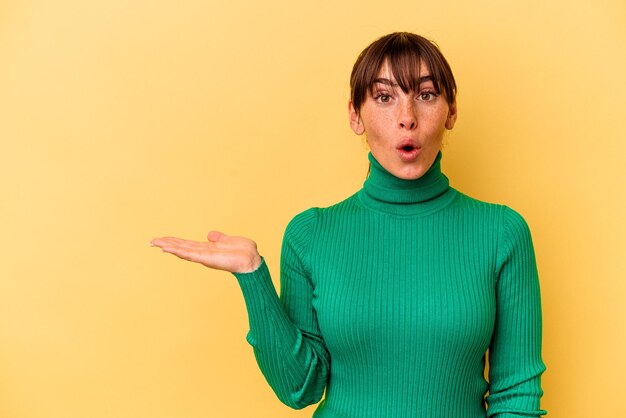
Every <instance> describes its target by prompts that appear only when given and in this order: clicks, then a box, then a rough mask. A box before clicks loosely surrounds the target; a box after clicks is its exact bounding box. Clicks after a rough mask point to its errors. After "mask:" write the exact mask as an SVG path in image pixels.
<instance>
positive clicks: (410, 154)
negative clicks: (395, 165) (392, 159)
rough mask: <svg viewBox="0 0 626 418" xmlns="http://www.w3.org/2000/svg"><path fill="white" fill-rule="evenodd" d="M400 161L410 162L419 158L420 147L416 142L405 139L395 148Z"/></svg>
mask: <svg viewBox="0 0 626 418" xmlns="http://www.w3.org/2000/svg"><path fill="white" fill-rule="evenodd" d="M396 150H397V151H398V155H399V156H400V159H401V160H402V161H404V162H407V163H409V162H412V161H415V160H416V159H417V157H419V155H420V152H421V150H422V147H420V146H419V145H418V144H417V142H416V141H414V140H412V139H405V140H403V141H402V142H400V143H399V144H398V146H397V147H396Z"/></svg>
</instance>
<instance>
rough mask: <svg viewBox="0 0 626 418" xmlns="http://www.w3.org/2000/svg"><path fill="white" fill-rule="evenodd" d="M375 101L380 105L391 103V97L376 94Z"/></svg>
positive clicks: (385, 94)
mask: <svg viewBox="0 0 626 418" xmlns="http://www.w3.org/2000/svg"><path fill="white" fill-rule="evenodd" d="M374 100H376V101H377V102H378V103H389V102H390V101H391V95H389V94H387V93H376V96H374Z"/></svg>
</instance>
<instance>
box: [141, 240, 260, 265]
mask: <svg viewBox="0 0 626 418" xmlns="http://www.w3.org/2000/svg"><path fill="white" fill-rule="evenodd" d="M207 239H208V241H205V242H198V241H190V240H185V239H181V238H175V237H162V238H154V239H153V240H152V241H151V242H150V244H151V245H153V246H155V247H159V248H161V249H162V250H163V251H164V252H166V253H170V254H174V255H175V256H177V257H180V258H182V259H183V260H188V261H193V262H195V263H200V264H203V265H205V266H207V267H209V268H212V269H217V270H225V271H229V272H231V273H248V272H251V271H254V270H256V269H257V268H258V267H259V265H260V264H261V256H260V255H259V253H258V251H257V247H256V243H255V242H254V241H252V240H251V239H248V238H245V237H233V236H230V235H226V234H223V233H221V232H217V231H211V232H209V234H208V235H207Z"/></svg>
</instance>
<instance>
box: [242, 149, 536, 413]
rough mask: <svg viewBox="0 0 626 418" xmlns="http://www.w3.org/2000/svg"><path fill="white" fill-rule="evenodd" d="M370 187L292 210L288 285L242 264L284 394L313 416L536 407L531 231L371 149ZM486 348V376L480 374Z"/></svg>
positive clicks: (264, 362) (285, 259)
mask: <svg viewBox="0 0 626 418" xmlns="http://www.w3.org/2000/svg"><path fill="white" fill-rule="evenodd" d="M369 159H370V163H371V172H370V175H369V176H368V178H367V180H366V181H365V183H364V185H363V188H362V189H361V190H360V191H358V192H357V193H356V194H354V195H353V196H351V197H349V198H348V199H346V200H344V201H342V202H340V203H338V204H336V205H334V206H331V207H328V208H312V209H309V210H307V211H305V212H303V213H301V214H299V215H297V216H296V217H295V218H294V219H293V220H292V221H291V222H290V223H289V225H288V227H287V230H286V232H285V236H284V241H283V247H282V257H281V292H280V297H279V296H278V295H277V293H276V290H275V288H274V286H273V284H272V281H271V278H270V274H269V272H268V268H267V266H266V264H265V261H263V263H262V264H261V266H260V267H259V268H258V269H257V270H256V271H254V272H251V273H237V274H235V276H236V277H237V279H238V282H239V284H240V286H241V289H242V292H243V295H244V299H245V302H246V307H247V310H248V316H249V323H250V332H249V333H248V336H247V340H248V342H249V343H250V344H251V345H252V347H253V348H254V353H255V356H256V359H257V362H258V364H259V367H260V368H261V370H262V372H263V374H264V375H265V377H266V379H267V381H268V383H269V384H270V386H271V387H272V388H273V390H274V391H275V393H276V395H277V396H278V398H279V399H280V400H281V401H282V402H284V403H285V404H287V405H289V406H291V407H293V408H303V407H305V406H307V405H310V404H313V403H316V402H318V401H319V400H320V399H321V398H322V396H323V395H324V391H325V396H324V400H323V401H322V402H321V403H320V404H319V406H318V407H317V409H316V411H315V413H314V415H313V416H314V417H315V418H479V417H481V418H484V417H497V418H514V417H515V418H520V417H537V416H540V415H542V414H545V411H544V410H541V409H540V402H539V400H540V397H541V395H542V394H543V392H542V389H541V383H540V379H541V374H542V373H543V371H544V370H545V365H544V363H543V361H542V359H541V305H540V295H539V281H538V277H537V268H536V263H535V256H534V251H533V245H532V241H531V236H530V232H529V229H528V226H527V224H526V222H525V221H524V219H523V218H522V217H521V216H520V215H519V214H518V213H516V212H515V211H513V210H511V209H510V208H508V207H506V206H502V205H495V204H489V203H484V202H481V201H478V200H475V199H472V198H470V197H468V196H466V195H464V194H462V193H460V192H458V191H457V190H455V189H453V188H451V187H450V186H449V181H448V178H447V177H446V176H445V175H444V174H443V173H442V172H441V166H440V160H441V153H439V155H438V156H437V158H436V159H435V162H434V163H433V165H432V166H431V168H430V169H429V170H428V172H427V173H426V174H425V175H424V176H422V177H421V178H419V179H417V180H402V179H399V178H396V177H394V176H393V175H392V174H390V173H389V172H387V171H386V170H385V169H384V168H383V167H382V166H381V165H380V164H379V163H378V162H377V161H376V160H375V159H374V157H373V156H372V155H371V154H370V155H369ZM487 349H489V376H488V381H487V380H485V378H484V369H485V353H486V351H487Z"/></svg>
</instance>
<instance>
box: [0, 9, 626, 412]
mask: <svg viewBox="0 0 626 418" xmlns="http://www.w3.org/2000/svg"><path fill="white" fill-rule="evenodd" d="M396 30H408V31H414V32H418V33H421V34H423V35H425V36H427V37H429V38H432V39H434V40H436V41H437V42H438V44H439V45H440V46H441V48H442V50H443V52H444V54H445V55H446V56H447V58H448V59H449V61H450V63H451V65H452V68H453V69H454V71H455V75H456V77H457V81H458V84H459V96H458V102H459V120H458V123H457V126H456V128H455V129H454V131H453V132H452V133H451V134H450V135H449V136H448V137H447V139H446V150H445V155H444V159H443V167H444V171H445V172H446V173H447V175H448V176H449V177H450V179H451V183H452V185H453V186H454V187H456V188H458V189H460V190H462V191H464V192H465V193H467V194H469V195H471V196H474V197H476V198H479V199H482V200H487V201H493V202H500V203H505V204H508V205H510V206H512V207H513V208H515V209H516V210H518V211H519V212H521V213H522V214H523V215H524V217H525V218H526V220H527V221H528V223H529V224H530V226H531V229H532V232H533V237H534V242H535V249H536V253H537V259H538V265H539V270H540V276H541V286H542V294H543V307H544V359H545V362H546V363H547V365H548V371H547V372H546V373H545V374H544V379H543V382H544V391H545V396H544V398H543V407H545V408H546V409H548V410H549V412H550V414H551V416H553V417H566V418H587V417H590V416H593V417H606V418H615V417H623V416H626V406H625V405H626V402H625V401H624V393H625V390H626V384H625V383H624V382H625V377H624V376H626V361H625V359H624V357H625V356H624V352H625V348H626V347H625V346H626V344H625V342H626V303H625V302H624V296H625V290H626V286H625V285H624V279H625V278H626V277H625V272H626V265H625V264H626V262H625V260H626V255H625V254H624V250H625V249H626V245H625V237H626V228H625V222H624V220H623V218H624V215H625V214H626V198H625V193H624V189H625V183H626V182H625V180H626V175H625V174H626V171H625V168H624V166H625V164H624V163H625V158H624V154H625V153H626V125H625V120H626V110H625V109H626V82H625V77H626V76H625V74H626V46H625V45H626V3H624V1H623V0H613V1H610V0H598V1H594V2H587V1H572V0H555V1H540V0H532V1H486V0H485V1H477V2H471V1H465V0H454V1H452V0H451V1H445V2H432V1H429V2H426V1H424V2H417V1H415V0H412V1H396V2H380V1H377V2H373V1H363V0H359V1H350V2H342V1H317V2H295V1H288V0H270V1H262V2H259V1H253V0H248V1H241V0H239V1H231V2H225V1H219V2H217V1H199V0H198V1H182V2H174V1H154V0H152V1H145V0H144V1H127V0H123V1H122V0H106V1H105V0H90V1H83V0H80V1H79V0H74V1H72V0H57V1H38V0H32V1H28V0H21V1H18V0H3V1H2V2H0V140H1V148H0V186H1V189H0V199H1V200H0V222H1V229H0V231H1V235H0V254H1V255H0V257H1V259H2V260H1V262H0V417H2V418H86V417H89V418H100V417H102V418H104V417H107V418H110V417H116V418H131V417H133V418H134V417H151V418H161V417H163V418H165V417H167V418H170V417H177V418H179V417H180V418H195V417H198V418H199V417H237V418H239V417H272V418H280V417H297V416H300V417H309V416H310V415H311V414H312V412H313V408H308V409H305V410H304V411H300V412H298V411H291V410H290V409H288V408H287V407H285V406H283V405H282V404H280V403H279V401H278V400H277V399H276V398H275V396H274V395H273V393H272V392H271V390H270V389H269V387H268V386H267V385H266V383H265V382H264V380H263V377H262V375H261V373H260V372H259V370H258V368H257V366H256V363H255V361H254V357H253V353H252V350H251V348H250V347H249V346H248V344H247V343H246V341H245V333H246V332H247V317H246V312H245V309H244V304H243V300H242V297H241V294H240V291H239V288H238V286H237V284H236V282H235V280H234V278H233V277H232V276H230V275H229V274H227V273H222V272H211V271H209V270H208V269H205V268H203V267H201V266H199V265H194V264H191V263H184V262H182V261H179V260H178V259H176V258H175V257H173V256H170V255H164V254H161V253H160V252H159V251H158V249H155V248H150V247H149V246H148V242H149V240H150V239H151V238H152V237H154V236H160V235H177V236H182V237H187V238H192V239H203V238H204V236H205V234H206V232H207V231H208V230H210V229H212V228H217V229H221V230H224V231H227V232H229V233H234V234H241V235H247V236H251V237H253V238H255V239H256V240H257V242H258V244H259V247H260V249H261V251H262V253H263V255H265V257H266V258H267V260H268V262H269V264H270V266H271V269H272V271H273V272H274V277H275V279H277V278H278V277H277V270H278V269H277V266H278V259H279V247H280V241H281V237H282V233H283V230H284V227H285V226H286V224H287V222H288V221H289V220H290V219H291V217H292V216H294V215H295V214H296V213H298V212H300V211H302V210H304V209H306V208H308V207H310V206H326V205H330V204H332V203H335V202H337V201H339V200H341V199H343V198H344V197H346V196H348V195H350V194H352V193H353V192H355V191H356V190H357V189H358V188H359V187H360V186H361V184H362V182H363V180H364V177H365V173H366V169H367V164H366V163H367V159H366V152H367V151H366V148H365V146H364V145H363V143H362V140H361V139H360V138H358V137H356V136H354V135H353V133H352V132H351V131H350V129H349V127H348V123H347V121H348V119H347V99H348V92H349V88H348V81H349V73H350V70H351V67H352V64H353V62H354V60H355V58H356V56H357V55H358V53H359V52H360V51H361V50H362V49H363V48H364V47H365V46H366V45H367V44H368V43H369V42H371V41H373V40H374V39H375V38H377V37H379V36H381V35H383V34H385V33H387V32H391V31H396ZM449 418H451V417H449Z"/></svg>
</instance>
